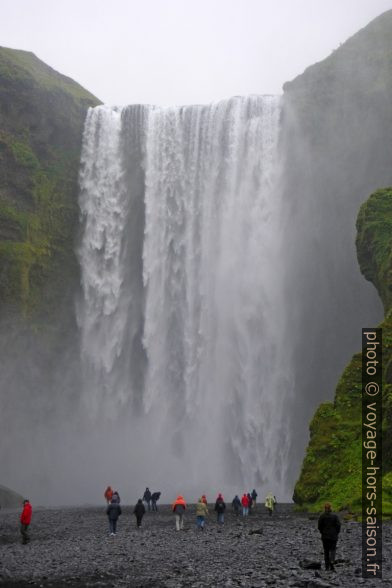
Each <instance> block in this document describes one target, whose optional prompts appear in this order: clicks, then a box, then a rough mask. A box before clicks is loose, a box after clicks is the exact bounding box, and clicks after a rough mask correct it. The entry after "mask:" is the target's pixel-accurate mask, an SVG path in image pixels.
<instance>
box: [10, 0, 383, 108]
mask: <svg viewBox="0 0 392 588" xmlns="http://www.w3.org/2000/svg"><path fill="white" fill-rule="evenodd" d="M389 9H392V0H313V1H312V0H0V45H1V46H4V47H11V48H14V49H25V50H28V51H32V52H33V53H35V54H36V55H37V57H39V58H40V59H42V60H43V61H44V62H45V63H47V64H48V65H50V66H51V67H53V68H54V69H56V70H57V71H59V72H60V73H62V74H64V75H67V76H69V77H71V78H72V79H74V80H75V81H77V82H79V83H80V84H81V85H82V86H84V87H85V88H86V89H87V90H89V91H90V92H92V93H93V94H94V95H95V96H97V97H98V98H99V99H100V100H102V102H104V103H106V104H110V105H125V104H135V103H147V104H157V105H162V106H172V105H179V104H199V103H208V102H213V101H216V100H220V99H223V98H228V97H230V96H235V95H246V94H280V93H281V92H282V86H283V84H284V82H286V81H289V80H291V79H293V78H295V77H296V76H297V75H299V74H301V73H302V72H303V71H304V69H305V68H306V67H308V66H309V65H311V64H313V63H315V62H317V61H320V60H322V59H324V58H325V57H328V55H330V53H331V52H332V51H333V50H334V49H336V48H337V47H339V45H340V44H341V43H343V42H344V41H345V40H346V39H348V38H349V37H350V36H352V35H353V34H354V33H356V32H357V31H358V30H359V29H361V28H363V27H364V26H366V24H368V23H369V22H370V21H371V20H372V19H373V18H375V17H376V16H378V15H379V14H381V13H382V12H385V11H386V10H389Z"/></svg>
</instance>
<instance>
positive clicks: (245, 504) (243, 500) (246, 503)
mask: <svg viewBox="0 0 392 588" xmlns="http://www.w3.org/2000/svg"><path fill="white" fill-rule="evenodd" d="M241 504H242V516H244V517H247V516H248V514H249V499H248V497H247V495H246V494H244V495H243V497H242V498H241Z"/></svg>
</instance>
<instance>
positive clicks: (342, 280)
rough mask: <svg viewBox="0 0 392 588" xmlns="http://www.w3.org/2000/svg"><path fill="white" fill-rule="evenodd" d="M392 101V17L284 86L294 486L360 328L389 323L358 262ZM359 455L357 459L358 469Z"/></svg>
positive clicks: (388, 156) (382, 175)
mask: <svg viewBox="0 0 392 588" xmlns="http://www.w3.org/2000/svg"><path fill="white" fill-rule="evenodd" d="M391 97H392V11H388V12H386V13H385V14H383V15H381V16H380V17H378V18H376V19H375V20H374V21H372V22H371V23H370V24H369V25H368V26H367V27H365V28H364V29H362V30H361V31H359V32H358V33H357V34H356V35H354V36H353V37H352V38H351V39H349V40H348V41H347V42H346V43H344V44H343V45H342V46H341V47H339V48H338V49H336V51H334V52H333V53H332V54H331V55H330V56H329V57H328V58H327V59H325V60H324V61H322V62H320V63H317V64H315V65H313V66H311V67H309V68H308V69H307V70H306V71H305V72H304V73H303V74H302V75H300V76H298V77H297V78H296V79H295V80H293V81H292V82H289V83H287V84H285V86H284V98H283V99H284V112H283V146H284V150H285V161H284V164H283V165H284V169H285V174H284V180H283V181H284V191H285V202H286V205H287V209H286V220H285V223H284V226H285V234H286V241H287V246H286V249H285V255H286V256H287V260H288V267H289V270H288V273H287V280H286V292H285V296H286V308H287V315H288V317H287V325H288V327H287V328H288V340H289V341H290V344H291V348H290V349H289V352H288V360H289V361H292V364H293V377H292V381H293V388H294V393H293V403H292V404H293V406H292V412H291V414H292V418H293V421H295V422H296V423H297V427H296V428H295V429H293V430H294V434H293V439H292V442H293V445H294V446H295V447H296V448H297V451H298V453H297V456H298V457H299V459H296V458H295V457H294V459H293V462H292V467H293V481H294V480H295V478H296V476H298V469H299V467H300V459H301V457H300V456H301V450H302V448H303V447H304V445H305V444H306V442H307V439H306V429H307V422H309V421H310V420H311V417H312V414H314V410H315V408H316V407H317V406H318V405H319V403H320V402H321V401H327V400H328V401H330V400H331V399H332V398H333V396H334V391H335V388H336V383H337V382H338V380H339V378H340V376H341V374H342V372H343V370H344V368H345V366H346V365H347V363H348V362H349V360H350V358H351V357H352V355H353V353H355V352H358V351H359V350H360V348H361V329H362V327H365V326H367V327H368V326H370V325H373V326H376V325H377V324H379V322H380V321H381V320H382V316H383V312H382V306H381V303H380V298H379V295H378V293H377V291H376V289H375V288H374V286H373V285H372V284H370V283H369V282H366V280H364V279H363V276H362V275H361V272H360V268H359V265H358V261H357V255H356V250H355V239H356V229H355V222H356V219H357V215H358V211H359V208H360V206H361V204H362V203H363V202H365V200H366V199H367V198H368V197H369V194H371V193H372V192H374V191H375V190H377V189H379V188H383V187H385V186H390V185H391V184H392V165H391V161H392V142H391V139H390V137H391V132H392V100H391ZM375 285H376V286H377V287H378V285H379V284H378V283H375ZM328 406H329V405H328ZM322 410H327V409H326V408H324V409H322ZM328 410H329V409H328ZM321 417H322V418H321ZM323 419H324V416H322V413H318V416H317V415H316V417H315V420H313V422H312V425H311V435H313V434H316V431H317V430H319V431H320V439H321V435H322V434H323V435H324V436H325V443H326V444H327V445H326V446H325V447H326V448H325V451H324V453H323V454H321V453H319V454H318V457H317V460H318V461H320V460H321V462H324V460H326V461H328V460H329V459H330V457H329V452H330V451H331V447H332V448H333V445H331V444H332V443H333V439H331V436H332V435H333V434H335V431H334V430H333V429H332V428H331V429H329V428H326V429H325V428H324V424H323V423H324V420H323ZM346 425H347V426H349V428H348V429H346V430H345V431H342V433H341V436H346V438H347V439H350V440H352V439H353V435H354V436H355V435H357V433H358V434H359V432H358V431H357V428H356V425H354V423H350V424H349V425H348V423H346ZM336 443H343V440H342V439H341V440H340V441H339V442H338V441H336ZM350 444H351V441H350V443H349V445H350ZM327 447H328V449H327ZM335 451H336V449H335ZM358 452H360V448H359V447H358V449H357V452H356V454H355V455H353V456H352V461H353V464H357V465H358V457H359V455H360V453H358ZM347 459H348V461H350V458H349V456H347ZM307 460H308V461H309V458H307ZM337 465H338V467H339V464H337ZM354 467H356V466H354ZM320 468H321V469H322V463H321V464H320ZM316 470H317V468H316V469H315V470H314V472H315V479H316ZM308 471H310V469H309V468H308ZM317 473H318V474H321V471H319V472H317ZM323 475H325V476H326V475H327V474H326V473H324V474H323ZM328 475H329V476H333V477H334V479H335V481H336V482H337V483H338V479H339V478H340V477H341V471H340V470H339V471H336V472H335V471H334V470H333V469H332V468H331V469H330V471H329V474H328ZM345 479H347V478H345ZM302 480H303V479H302ZM319 484H321V485H323V484H324V481H323V479H322V478H321V479H319ZM297 490H298V486H297ZM296 492H297V491H296ZM296 497H297V498H298V493H296ZM331 499H333V495H332V496H331Z"/></svg>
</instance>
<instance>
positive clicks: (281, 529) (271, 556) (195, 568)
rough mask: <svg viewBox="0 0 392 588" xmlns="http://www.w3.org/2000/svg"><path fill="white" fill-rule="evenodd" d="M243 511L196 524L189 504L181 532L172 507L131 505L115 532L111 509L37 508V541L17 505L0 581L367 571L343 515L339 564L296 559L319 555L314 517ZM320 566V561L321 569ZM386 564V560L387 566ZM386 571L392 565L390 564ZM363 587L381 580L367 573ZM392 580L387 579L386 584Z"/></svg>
mask: <svg viewBox="0 0 392 588" xmlns="http://www.w3.org/2000/svg"><path fill="white" fill-rule="evenodd" d="M258 508H259V510H258V511H256V513H252V516H251V517H249V518H248V519H247V520H244V519H242V517H236V516H235V515H233V514H232V513H231V512H229V513H227V514H226V516H225V524H224V525H223V526H221V527H218V525H217V523H216V520H215V517H213V516H210V517H209V519H208V520H207V523H206V528H205V530H204V531H201V530H198V529H196V524H195V523H196V517H195V513H194V510H193V508H192V507H191V508H190V509H189V510H188V511H187V516H186V521H185V529H186V530H185V531H183V532H176V531H175V522H174V517H173V515H172V513H171V512H170V509H169V508H168V507H161V509H160V510H159V512H158V513H147V514H146V516H145V518H144V519H143V525H142V528H141V529H137V528H136V524H135V520H134V517H133V515H132V508H131V507H127V506H125V507H123V514H122V516H121V517H120V519H119V523H118V532H117V536H116V537H110V536H109V535H108V523H107V517H106V515H105V508H104V507H102V508H69V509H57V510H56V509H42V510H37V509H36V510H35V511H34V515H33V521H32V525H31V542H30V543H29V544H28V545H22V544H21V542H20V534H19V524H18V518H19V511H17V510H14V511H12V510H8V511H5V510H2V511H1V512H0V525H1V534H0V536H1V541H0V586H4V587H7V586H10V587H12V588H23V587H25V588H26V587H27V586H34V587H39V586H42V587H43V588H60V587H70V588H82V587H89V586H91V587H95V588H96V587H98V586H105V587H113V588H120V587H127V588H215V587H229V588H237V587H246V588H252V587H253V588H267V587H270V586H274V587H275V586H276V587H279V588H287V587H288V586H293V587H298V588H299V587H301V586H302V587H306V588H310V587H318V588H322V587H326V586H343V587H345V588H352V586H356V585H358V583H359V580H360V579H361V578H360V577H358V576H357V575H355V572H356V569H357V568H358V567H359V566H360V565H361V527H360V525H359V524H353V523H350V529H351V533H350V534H347V533H345V527H346V525H347V524H346V523H343V524H342V533H341V538H340V541H339V543H338V557H339V558H340V561H341V563H340V564H339V565H338V566H337V567H336V572H335V573H331V572H325V571H324V570H323V569H321V570H318V571H317V570H316V571H315V570H314V569H309V568H305V567H304V568H303V567H300V565H299V562H304V561H309V562H317V563H319V562H320V561H323V550H322V544H321V541H320V537H319V533H318V531H317V528H316V527H317V525H315V523H314V521H310V520H309V519H308V518H307V516H306V515H303V514H296V513H294V512H292V511H291V510H290V509H288V508H287V507H286V508H285V509H283V506H282V507H281V512H280V513H275V514H274V516H273V517H268V515H267V514H266V513H265V512H264V509H262V507H258ZM383 533H384V540H385V545H384V556H385V558H386V561H390V560H391V535H392V526H391V523H388V522H385V523H384V525H383ZM323 567H324V566H322V568H323ZM386 567H387V566H386V565H385V568H386ZM384 577H385V579H386V580H388V579H389V581H390V582H391V581H392V573H391V570H390V568H389V566H388V569H384ZM366 585H367V586H371V587H373V586H381V584H380V582H379V581H377V580H367V581H366ZM385 585H387V584H385V581H384V583H383V584H382V586H385Z"/></svg>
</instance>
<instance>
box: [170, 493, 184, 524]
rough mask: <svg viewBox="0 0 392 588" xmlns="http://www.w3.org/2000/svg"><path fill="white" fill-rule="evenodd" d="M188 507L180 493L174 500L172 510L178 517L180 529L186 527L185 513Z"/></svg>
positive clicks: (177, 521)
mask: <svg viewBox="0 0 392 588" xmlns="http://www.w3.org/2000/svg"><path fill="white" fill-rule="evenodd" d="M185 509H186V503H185V500H184V498H183V497H182V496H181V495H178V496H177V498H176V500H175V501H174V502H173V505H172V511H173V512H174V516H175V518H176V530H177V531H180V530H181V529H183V528H184V513H185Z"/></svg>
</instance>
